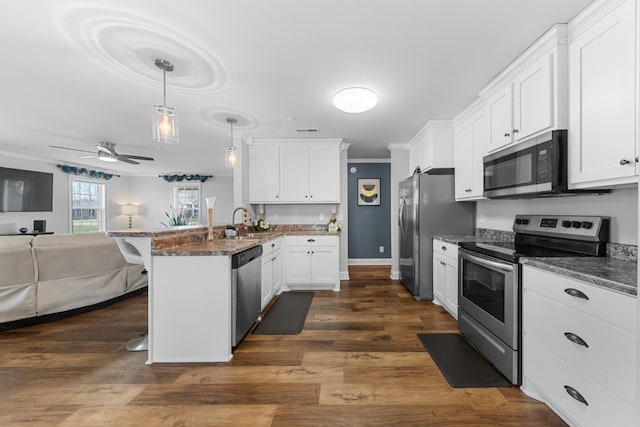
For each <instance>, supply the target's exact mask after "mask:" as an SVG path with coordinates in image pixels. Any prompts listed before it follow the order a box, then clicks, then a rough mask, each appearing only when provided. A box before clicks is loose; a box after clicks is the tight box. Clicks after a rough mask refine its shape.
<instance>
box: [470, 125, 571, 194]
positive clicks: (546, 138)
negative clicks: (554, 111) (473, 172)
mask: <svg viewBox="0 0 640 427" xmlns="http://www.w3.org/2000/svg"><path fill="white" fill-rule="evenodd" d="M483 162H484V193H483V194H484V196H485V197H488V198H491V199H496V198H518V197H537V196H548V195H556V194H560V193H565V192H567V191H568V190H567V131H566V130H554V131H549V132H546V133H544V134H542V135H540V136H537V137H534V138H532V139H530V140H528V141H525V142H521V143H518V144H516V145H513V146H511V147H507V148H505V149H502V150H500V151H497V152H495V153H492V154H490V155H488V156H485V157H484V159H483Z"/></svg>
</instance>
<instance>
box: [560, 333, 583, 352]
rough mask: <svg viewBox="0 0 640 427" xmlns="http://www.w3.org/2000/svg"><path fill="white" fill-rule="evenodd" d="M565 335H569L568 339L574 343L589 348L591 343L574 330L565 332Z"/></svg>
mask: <svg viewBox="0 0 640 427" xmlns="http://www.w3.org/2000/svg"><path fill="white" fill-rule="evenodd" d="M564 336H565V337H567V339H568V340H569V341H571V342H572V343H574V344H578V345H581V346H583V347H586V348H589V344H587V342H586V341H585V340H583V339H582V338H580V337H579V336H578V335H576V334H574V333H573V332H565V333H564Z"/></svg>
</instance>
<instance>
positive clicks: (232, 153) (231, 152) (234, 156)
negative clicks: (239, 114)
mask: <svg viewBox="0 0 640 427" xmlns="http://www.w3.org/2000/svg"><path fill="white" fill-rule="evenodd" d="M227 123H229V126H230V127H231V144H229V145H228V146H227V148H225V156H224V166H225V167H226V168H227V169H233V168H235V167H236V166H238V160H239V159H238V151H237V150H236V147H235V145H233V124H234V123H238V120H237V119H235V118H233V117H227Z"/></svg>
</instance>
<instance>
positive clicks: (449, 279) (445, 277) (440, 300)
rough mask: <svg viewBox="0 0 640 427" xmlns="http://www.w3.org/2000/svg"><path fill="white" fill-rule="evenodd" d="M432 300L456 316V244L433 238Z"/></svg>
mask: <svg viewBox="0 0 640 427" xmlns="http://www.w3.org/2000/svg"><path fill="white" fill-rule="evenodd" d="M433 302H434V303H436V304H439V305H441V306H443V307H444V308H445V309H446V310H447V311H448V312H449V313H450V314H451V315H452V316H453V317H455V318H456V319H457V318H458V246H456V245H454V244H451V243H447V242H444V241H442V240H437V239H434V240H433Z"/></svg>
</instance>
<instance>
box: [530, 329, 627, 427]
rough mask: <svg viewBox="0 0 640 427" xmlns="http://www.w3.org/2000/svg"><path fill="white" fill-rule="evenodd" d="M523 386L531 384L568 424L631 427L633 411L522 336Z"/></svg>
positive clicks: (534, 342)
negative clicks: (573, 393)
mask: <svg viewBox="0 0 640 427" xmlns="http://www.w3.org/2000/svg"><path fill="white" fill-rule="evenodd" d="M523 375H524V383H525V384H528V385H533V386H534V387H535V388H536V389H538V390H539V391H540V392H541V393H542V394H543V395H544V397H545V399H546V400H547V403H548V404H549V405H550V406H551V407H552V408H553V409H554V410H557V411H559V412H560V413H561V414H562V415H563V416H564V417H566V418H568V421H570V424H572V425H579V426H582V427H589V426H594V427H596V426H597V427H601V426H616V427H623V426H629V427H631V426H634V425H635V421H634V420H635V408H634V407H633V406H632V405H630V404H629V403H627V402H625V401H624V400H622V399H620V398H619V397H617V396H616V395H614V394H613V393H611V392H610V391H608V390H607V389H605V388H604V387H602V386H601V385H600V384H598V383H596V382H595V381H593V380H592V379H590V378H589V377H587V376H586V375H584V374H583V373H581V372H580V371H578V370H577V369H575V368H573V367H572V366H570V365H569V364H567V363H566V362H564V361H563V360H561V359H560V358H557V357H555V356H554V355H553V353H552V352H551V351H549V349H548V348H547V347H545V346H544V345H542V344H540V343H539V342H537V341H535V340H533V339H531V338H530V337H528V336H526V337H524V343H523ZM565 386H569V387H572V388H573V389H574V390H576V391H577V392H578V393H580V395H582V397H583V398H584V399H585V400H586V402H587V403H588V405H585V404H584V403H581V402H579V401H578V400H576V399H575V398H573V397H571V396H570V395H569V393H568V392H567V389H566V388H565Z"/></svg>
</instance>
